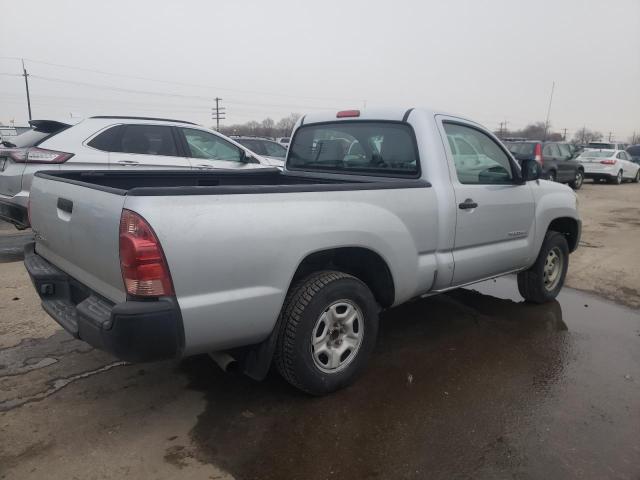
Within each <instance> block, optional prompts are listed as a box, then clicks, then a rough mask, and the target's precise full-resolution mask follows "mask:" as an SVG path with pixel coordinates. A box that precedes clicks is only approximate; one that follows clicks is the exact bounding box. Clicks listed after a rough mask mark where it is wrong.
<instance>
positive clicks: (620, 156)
mask: <svg viewBox="0 0 640 480" xmlns="http://www.w3.org/2000/svg"><path fill="white" fill-rule="evenodd" d="M616 158H619V159H620V160H624V158H623V157H622V152H618V154H617V155H616Z"/></svg>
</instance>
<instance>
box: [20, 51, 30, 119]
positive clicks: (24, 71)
mask: <svg viewBox="0 0 640 480" xmlns="http://www.w3.org/2000/svg"><path fill="white" fill-rule="evenodd" d="M22 76H23V77H24V86H25V87H26V88H27V108H28V109H29V121H31V98H30V97H29V74H28V73H27V69H26V68H24V59H22Z"/></svg>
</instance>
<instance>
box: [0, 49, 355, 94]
mask: <svg viewBox="0 0 640 480" xmlns="http://www.w3.org/2000/svg"><path fill="white" fill-rule="evenodd" d="M0 58H1V59H6V60H22V59H21V58H18V57H0ZM24 60H26V61H27V62H31V63H37V64H41V65H48V66H52V67H59V68H67V69H71V70H78V71H82V72H90V73H97V74H99V75H109V76H112V77H120V78H130V79H133V80H143V81H146V82H156V83H164V84H167V85H178V86H183V87H195V88H205V89H210V90H226V91H229V92H238V93H244V94H252V95H267V96H274V97H283V98H302V99H307V100H320V101H327V100H328V101H340V102H356V101H357V102H360V100H355V99H353V98H350V99H347V98H327V97H311V96H304V95H291V94H283V93H275V92H261V91H251V90H242V89H237V88H226V87H216V86H212V85H203V84H195V83H186V82H176V81H171V80H161V79H157V78H151V77H142V76H137V75H127V74H124V73H113V72H107V71H104V70H96V69H92V68H85V67H76V66H72V65H64V64H61V63H53V62H44V61H42V60H33V59H30V58H25V59H24Z"/></svg>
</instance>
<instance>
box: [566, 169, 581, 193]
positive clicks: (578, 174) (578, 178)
mask: <svg viewBox="0 0 640 480" xmlns="http://www.w3.org/2000/svg"><path fill="white" fill-rule="evenodd" d="M583 183H584V172H583V171H582V170H578V171H577V172H576V176H575V178H574V179H573V181H572V182H570V183H569V186H570V187H571V188H573V189H574V190H580V188H581V187H582V184H583Z"/></svg>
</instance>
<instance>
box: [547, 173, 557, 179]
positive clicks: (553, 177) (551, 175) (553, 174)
mask: <svg viewBox="0 0 640 480" xmlns="http://www.w3.org/2000/svg"><path fill="white" fill-rule="evenodd" d="M556 178H557V177H556V172H555V171H554V170H549V173H548V174H547V180H549V181H551V182H555V181H556Z"/></svg>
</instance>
